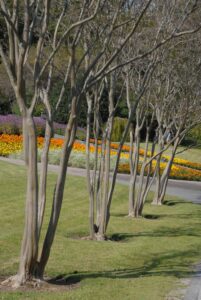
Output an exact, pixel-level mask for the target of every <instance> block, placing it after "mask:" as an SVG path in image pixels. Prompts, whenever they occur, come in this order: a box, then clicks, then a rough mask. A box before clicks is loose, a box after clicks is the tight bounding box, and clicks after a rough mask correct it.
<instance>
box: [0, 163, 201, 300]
mask: <svg viewBox="0 0 201 300" xmlns="http://www.w3.org/2000/svg"><path fill="white" fill-rule="evenodd" d="M0 160H1V161H6V162H8V163H13V164H17V165H24V162H23V161H22V160H16V159H9V158H3V157H0ZM39 165H40V164H39ZM58 169H59V167H58V166H56V165H49V171H52V172H57V171H58ZM68 174H69V175H75V176H81V177H85V176H86V170H84V169H79V168H71V167H68ZM117 182H119V183H122V184H126V185H128V183H129V175H127V174H118V175H117ZM152 189H154V185H153V186H152ZM167 194H169V195H174V196H178V197H180V198H182V199H184V200H187V201H192V202H193V203H196V204H201V182H194V181H186V180H172V179H169V181H168V187H167ZM196 270H197V272H196V275H195V276H194V277H193V278H192V279H191V281H190V284H189V286H188V288H187V289H186V293H185V296H184V298H183V299H184V300H201V264H200V265H198V266H197V268H196ZM177 299H178V298H177Z"/></svg>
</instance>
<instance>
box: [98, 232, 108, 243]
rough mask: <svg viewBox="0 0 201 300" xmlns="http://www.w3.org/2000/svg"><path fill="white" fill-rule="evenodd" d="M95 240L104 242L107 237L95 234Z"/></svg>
mask: <svg viewBox="0 0 201 300" xmlns="http://www.w3.org/2000/svg"><path fill="white" fill-rule="evenodd" d="M95 238H96V240H97V241H106V240H107V237H106V236H105V235H102V234H100V233H99V232H97V233H96V234H95Z"/></svg>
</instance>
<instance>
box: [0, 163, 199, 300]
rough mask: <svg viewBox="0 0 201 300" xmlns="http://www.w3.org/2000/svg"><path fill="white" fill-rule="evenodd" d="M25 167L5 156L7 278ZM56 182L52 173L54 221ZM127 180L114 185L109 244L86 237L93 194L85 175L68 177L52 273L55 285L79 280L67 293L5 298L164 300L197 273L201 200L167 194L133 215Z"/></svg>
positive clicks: (13, 268) (0, 256) (1, 174)
mask: <svg viewBox="0 0 201 300" xmlns="http://www.w3.org/2000/svg"><path fill="white" fill-rule="evenodd" d="M25 178H26V173H25V170H24V168H23V167H21V166H15V165H11V164H8V163H5V162H0V187H1V197H0V202H1V203H0V204H1V219H0V226H1V245H0V265H1V271H0V276H1V277H7V276H9V275H12V274H15V273H16V272H17V267H18V257H19V251H20V239H21V237H22V231H23V222H24V220H23V213H24V193H25ZM55 180H56V175H55V174H50V175H49V180H48V181H49V183H48V184H49V187H48V206H47V211H46V218H45V224H44V228H43V235H44V233H45V228H46V227H47V224H48V218H47V215H48V213H49V212H50V208H51V195H52V191H53V188H54V183H55ZM127 194H128V188H127V187H126V186H123V185H122V186H121V185H118V186H117V188H116V192H115V196H114V200H113V204H112V208H111V222H110V225H109V228H108V237H109V238H110V240H108V241H107V242H94V241H89V240H81V239H80V237H83V236H87V235H88V198H87V193H86V183H85V179H84V178H78V177H72V176H69V177H68V178H67V183H66V188H65V194H64V203H63V208H62V213H61V218H60V221H59V226H58V230H57V235H56V238H55V241H54V244H53V248H52V252H51V256H50V260H49V263H48V266H47V269H46V275H47V276H48V277H51V278H56V280H54V283H55V284H57V285H64V284H66V285H68V284H69V285H70V284H72V283H79V285H78V286H77V288H75V289H72V290H66V291H64V289H62V288H61V291H58V289H57V292H50V291H37V290H33V291H23V292H22V291H2V292H1V294H0V299H38V300H39V299H70V300H71V299H72V300H77V299H78V300H79V299H86V300H88V299H89V300H90V299H98V300H99V299H100V300H101V299H128V300H129V299H134V300H152V299H154V300H162V299H165V295H167V294H168V293H169V291H170V290H172V289H174V288H175V287H176V285H177V284H178V283H179V279H181V278H185V277H189V276H190V275H191V274H192V270H191V269H190V268H189V266H190V265H192V264H193V263H196V262H198V261H200V260H201V226H200V225H201V206H199V205H195V204H191V203H187V202H183V201H182V200H181V199H178V198H177V199H176V198H171V197H167V198H166V203H165V205H164V206H161V207H156V206H151V204H150V201H151V196H152V194H150V201H148V203H147V205H146V206H145V211H144V218H140V219H137V220H133V219H130V218H128V217H126V215H127V206H128V205H127Z"/></svg>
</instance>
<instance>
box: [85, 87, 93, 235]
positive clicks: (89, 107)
mask: <svg viewBox="0 0 201 300" xmlns="http://www.w3.org/2000/svg"><path fill="white" fill-rule="evenodd" d="M87 106H88V110H87V133H86V178H87V188H88V193H89V232H90V238H91V239H94V189H93V184H92V182H91V174H90V128H91V113H92V99H91V97H90V95H89V94H88V93H87Z"/></svg>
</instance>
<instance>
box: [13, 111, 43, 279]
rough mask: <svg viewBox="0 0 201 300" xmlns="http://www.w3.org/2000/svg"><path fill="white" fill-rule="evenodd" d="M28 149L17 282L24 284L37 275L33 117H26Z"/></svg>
mask: <svg viewBox="0 0 201 300" xmlns="http://www.w3.org/2000/svg"><path fill="white" fill-rule="evenodd" d="M24 121H25V123H26V134H27V137H28V145H29V147H28V149H27V158H28V161H27V163H28V165H27V194H26V210H25V226H24V234H23V240H22V246H21V255H20V265H19V270H18V275H17V284H19V285H20V284H23V283H25V282H26V281H27V280H29V279H30V278H31V277H33V276H35V275H36V267H37V255H38V219H37V218H38V174H37V139H36V132H35V125H34V121H33V118H32V117H26V120H24Z"/></svg>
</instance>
